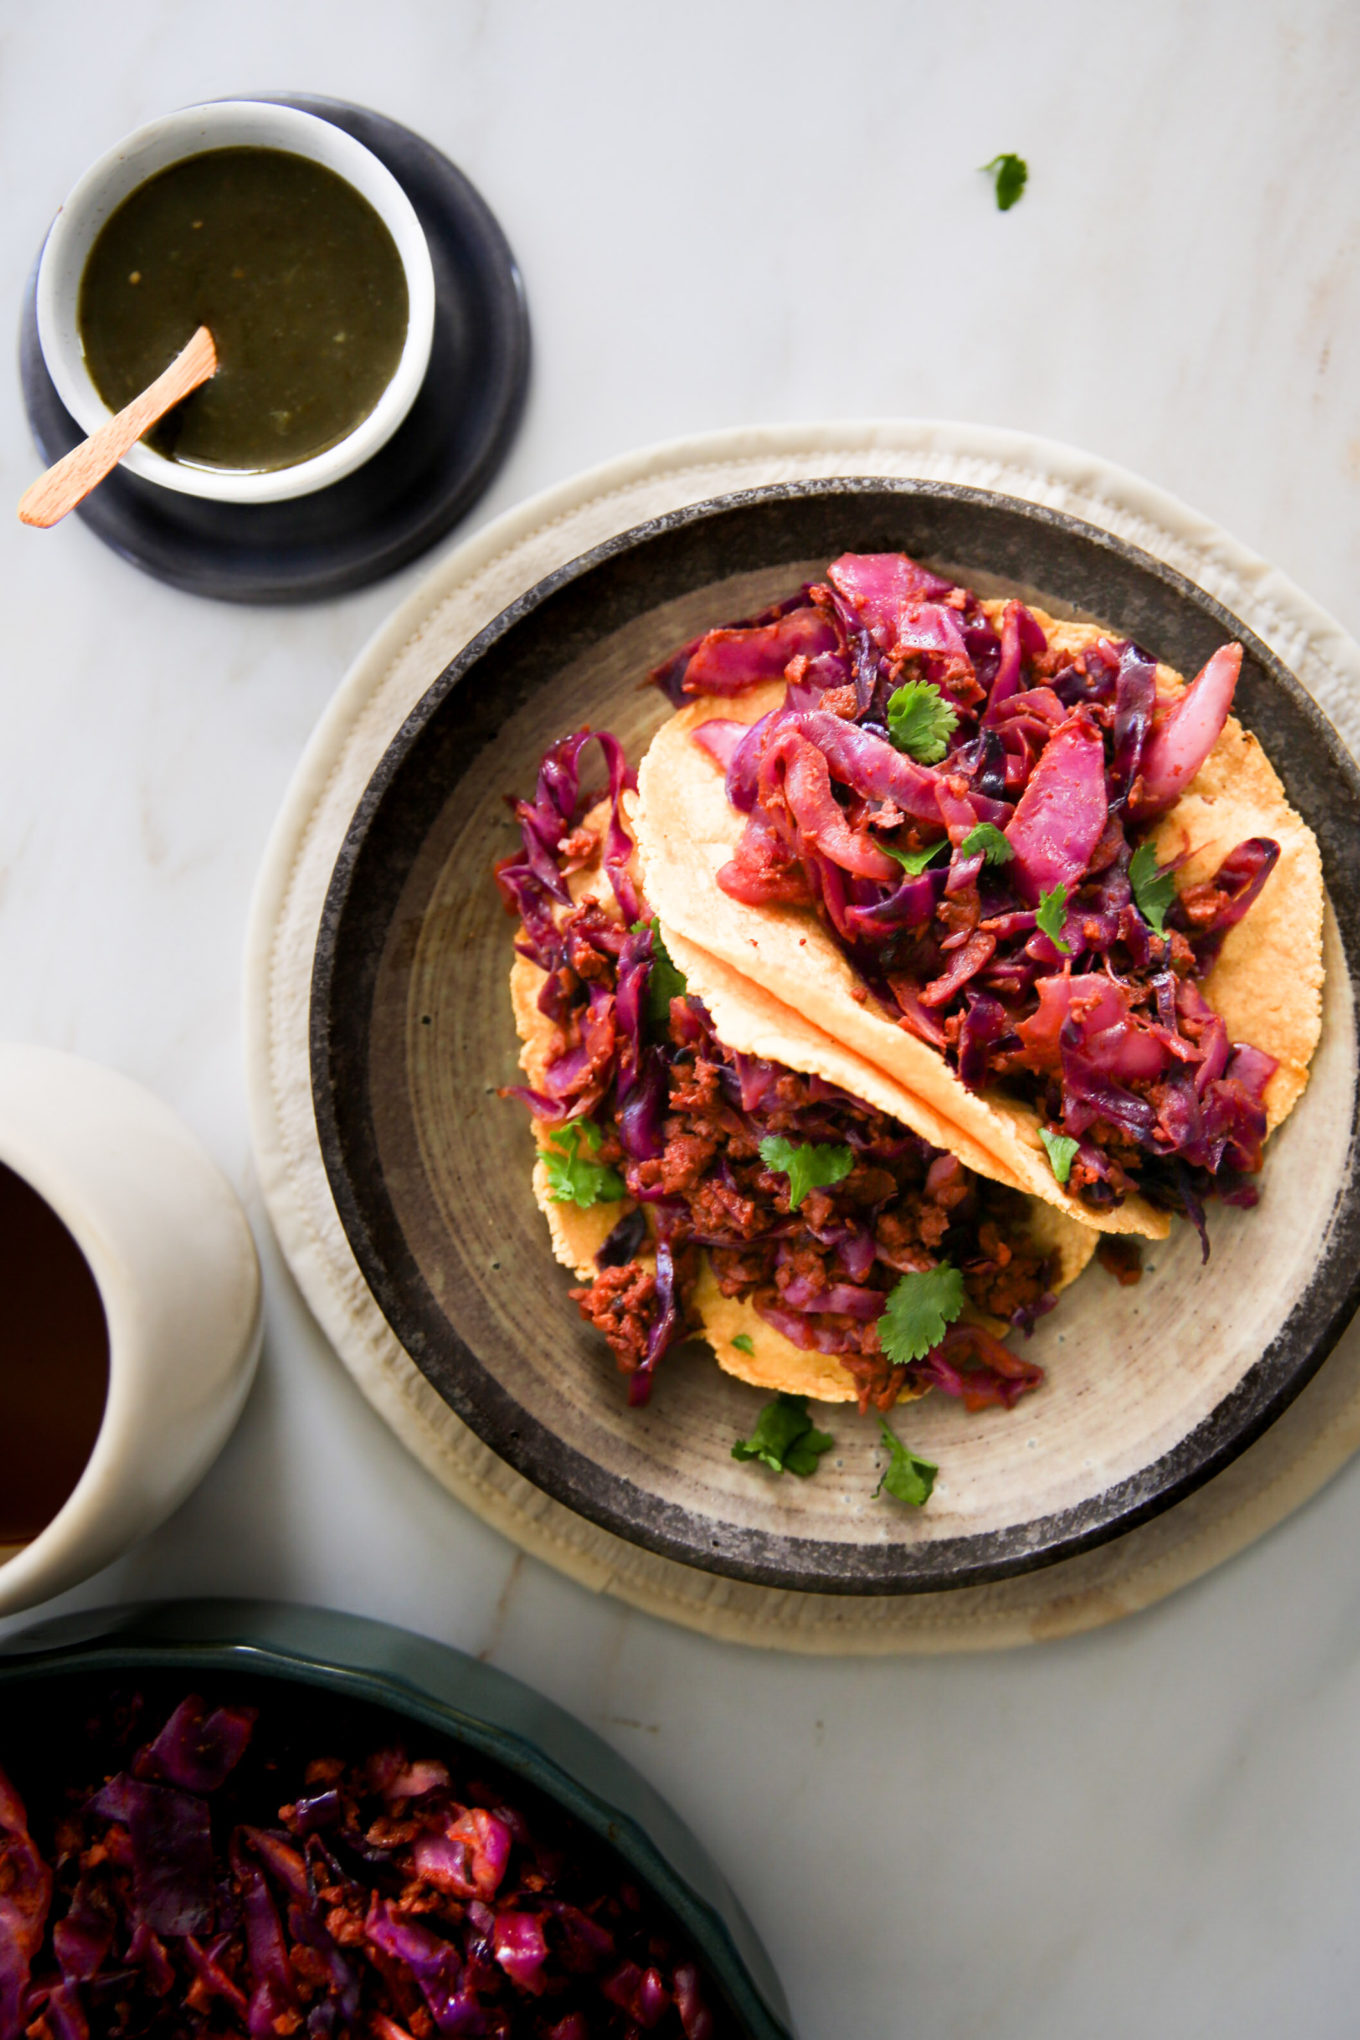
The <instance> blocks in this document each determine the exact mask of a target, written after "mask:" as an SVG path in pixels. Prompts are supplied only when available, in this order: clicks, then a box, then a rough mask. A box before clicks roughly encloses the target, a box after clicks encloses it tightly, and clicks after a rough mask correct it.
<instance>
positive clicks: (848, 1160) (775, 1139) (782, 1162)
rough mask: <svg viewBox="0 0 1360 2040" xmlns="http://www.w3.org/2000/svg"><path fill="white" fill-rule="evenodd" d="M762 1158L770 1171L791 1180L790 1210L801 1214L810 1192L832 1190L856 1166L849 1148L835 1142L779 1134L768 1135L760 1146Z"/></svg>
mask: <svg viewBox="0 0 1360 2040" xmlns="http://www.w3.org/2000/svg"><path fill="white" fill-rule="evenodd" d="M760 1159H761V1161H762V1162H764V1164H765V1166H766V1168H767V1169H771V1170H773V1171H774V1173H775V1174H776V1175H779V1176H787V1177H788V1179H789V1210H790V1211H797V1209H798V1207H799V1205H800V1204H801V1203H802V1201H803V1199H804V1198H805V1197H806V1196H807V1194H808V1191H809V1190H829V1189H830V1188H831V1186H832V1184H833V1183H840V1182H842V1181H844V1179H845V1177H847V1176H848V1175H849V1174H850V1171H851V1170H852V1169H853V1168H854V1166H855V1157H854V1154H853V1152H852V1150H851V1149H850V1148H848V1147H839V1146H837V1145H836V1144H835V1143H834V1142H833V1141H814V1140H809V1141H796V1140H785V1139H784V1136H783V1135H782V1134H779V1133H767V1134H766V1136H765V1138H764V1140H763V1141H762V1142H761V1143H760Z"/></svg>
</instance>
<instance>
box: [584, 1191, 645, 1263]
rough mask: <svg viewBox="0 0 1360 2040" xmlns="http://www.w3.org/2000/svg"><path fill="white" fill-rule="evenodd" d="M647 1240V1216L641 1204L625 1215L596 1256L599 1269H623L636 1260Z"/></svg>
mask: <svg viewBox="0 0 1360 2040" xmlns="http://www.w3.org/2000/svg"><path fill="white" fill-rule="evenodd" d="M646 1238H647V1214H646V1212H645V1211H644V1210H643V1209H642V1206H641V1205H640V1204H638V1205H635V1206H634V1207H633V1209H632V1210H631V1211H627V1212H625V1213H624V1215H623V1217H622V1218H621V1219H620V1220H619V1222H618V1224H617V1225H616V1226H615V1227H614V1229H613V1231H612V1232H611V1233H610V1235H609V1237H608V1239H607V1240H606V1241H605V1243H604V1245H603V1246H602V1247H601V1248H600V1250H599V1252H598V1253H597V1254H596V1256H595V1266H596V1267H597V1268H622V1267H624V1266H626V1264H627V1263H628V1262H629V1261H632V1260H635V1259H636V1258H637V1255H638V1254H639V1253H640V1251H641V1249H642V1246H643V1243H644V1242H645V1240H646Z"/></svg>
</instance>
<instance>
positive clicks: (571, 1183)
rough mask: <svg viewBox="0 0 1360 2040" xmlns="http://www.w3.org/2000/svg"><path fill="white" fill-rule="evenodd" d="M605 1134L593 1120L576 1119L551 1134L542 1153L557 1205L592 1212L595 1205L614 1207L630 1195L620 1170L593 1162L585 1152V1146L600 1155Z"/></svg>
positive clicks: (549, 1193)
mask: <svg viewBox="0 0 1360 2040" xmlns="http://www.w3.org/2000/svg"><path fill="white" fill-rule="evenodd" d="M603 1139H604V1135H603V1134H602V1133H601V1132H600V1129H599V1127H598V1126H596V1124H595V1122H594V1120H593V1119H573V1120H571V1121H570V1122H569V1123H568V1124H567V1125H566V1126H559V1127H556V1128H555V1129H554V1130H553V1132H552V1133H550V1134H549V1135H548V1145H547V1147H545V1148H544V1149H543V1150H542V1154H543V1166H544V1167H545V1168H546V1170H547V1171H548V1195H549V1197H550V1198H551V1199H552V1201H553V1203H554V1204H579V1205H580V1207H581V1209H582V1210H583V1211H588V1210H589V1208H590V1206H591V1205H592V1204H612V1203H613V1202H614V1200H615V1198H617V1197H624V1196H626V1195H627V1190H626V1186H625V1184H624V1180H623V1178H622V1176H621V1175H620V1174H619V1172H618V1170H617V1169H611V1168H610V1167H609V1165H608V1163H607V1162H592V1161H590V1160H589V1159H588V1157H587V1156H586V1155H583V1154H582V1152H581V1148H582V1144H583V1143H584V1145H585V1146H586V1147H587V1148H588V1149H589V1150H590V1153H591V1154H593V1155H597V1154H598V1153H599V1152H600V1143H601V1141H602V1140H603Z"/></svg>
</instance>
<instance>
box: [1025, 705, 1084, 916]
mask: <svg viewBox="0 0 1360 2040" xmlns="http://www.w3.org/2000/svg"><path fill="white" fill-rule="evenodd" d="M1108 813H1109V803H1108V801H1107V799H1106V795H1105V746H1104V742H1103V740H1102V738H1101V734H1100V731H1099V730H1098V729H1097V728H1096V726H1095V724H1094V723H1093V722H1091V721H1090V720H1089V719H1088V718H1087V717H1086V716H1085V715H1083V714H1081V713H1078V714H1077V715H1074V716H1072V717H1070V718H1069V719H1068V720H1067V721H1066V722H1065V723H1063V724H1062V725H1061V726H1060V727H1059V728H1058V729H1057V730H1055V731H1054V733H1053V735H1052V736H1051V737H1050V739H1049V741H1048V743H1047V744H1046V745H1045V747H1044V750H1043V752H1042V753H1041V755H1040V758H1039V762H1038V764H1037V765H1036V766H1035V768H1034V771H1033V773H1032V774H1031V775H1030V781H1029V785H1028V786H1027V787H1026V788H1025V791H1024V792H1023V794H1022V795H1021V796H1020V800H1019V802H1018V804H1017V806H1016V808H1015V812H1014V815H1013V816H1012V817H1011V819H1010V821H1009V824H1008V826H1007V828H1006V831H1005V834H1006V841H1007V842H1008V843H1009V844H1010V846H1011V851H1012V853H1013V856H1012V861H1011V863H1010V864H1008V865H1007V866H1006V871H1007V875H1008V876H1009V877H1010V880H1011V883H1012V884H1013V885H1014V887H1015V889H1016V891H1017V892H1018V893H1019V894H1020V897H1021V898H1022V899H1023V900H1024V901H1025V902H1026V903H1027V904H1028V905H1030V906H1033V905H1034V904H1035V903H1036V901H1037V900H1038V899H1039V896H1040V894H1041V893H1046V892H1051V891H1052V889H1053V888H1054V886H1056V885H1067V886H1074V885H1076V884H1077V883H1078V881H1079V880H1080V879H1081V877H1082V875H1083V874H1084V872H1085V870H1086V866H1087V864H1088V863H1089V861H1090V857H1091V852H1092V851H1093V850H1094V849H1095V847H1096V844H1097V843H1098V842H1099V841H1100V838H1101V835H1102V833H1103V832H1104V828H1105V821H1106V816H1107V815H1108Z"/></svg>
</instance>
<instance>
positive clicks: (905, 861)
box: [873, 836, 949, 878]
mask: <svg viewBox="0 0 1360 2040" xmlns="http://www.w3.org/2000/svg"><path fill="white" fill-rule="evenodd" d="M873 840H874V841H875V843H878V838H877V836H875V837H874V839H873ZM878 847H879V849H880V850H886V851H887V853H888V855H889V857H895V858H896V859H897V861H898V863H899V864H900V865H901V867H902V869H903V871H905V872H906V874H907V877H908V878H919V877H920V876H921V873H922V872H923V871H924V870H925V868H926V866H927V865H928V864H933V863H934V862H935V859H936V858H937V857H938V856H939V854H940V852H941V851H942V850H947V849H948V848H949V838H948V837H947V836H941V838H940V840H939V842H938V843H932V844H931V845H930V848H929V849H928V850H895V849H894V848H893V846H892V844H891V843H878Z"/></svg>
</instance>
